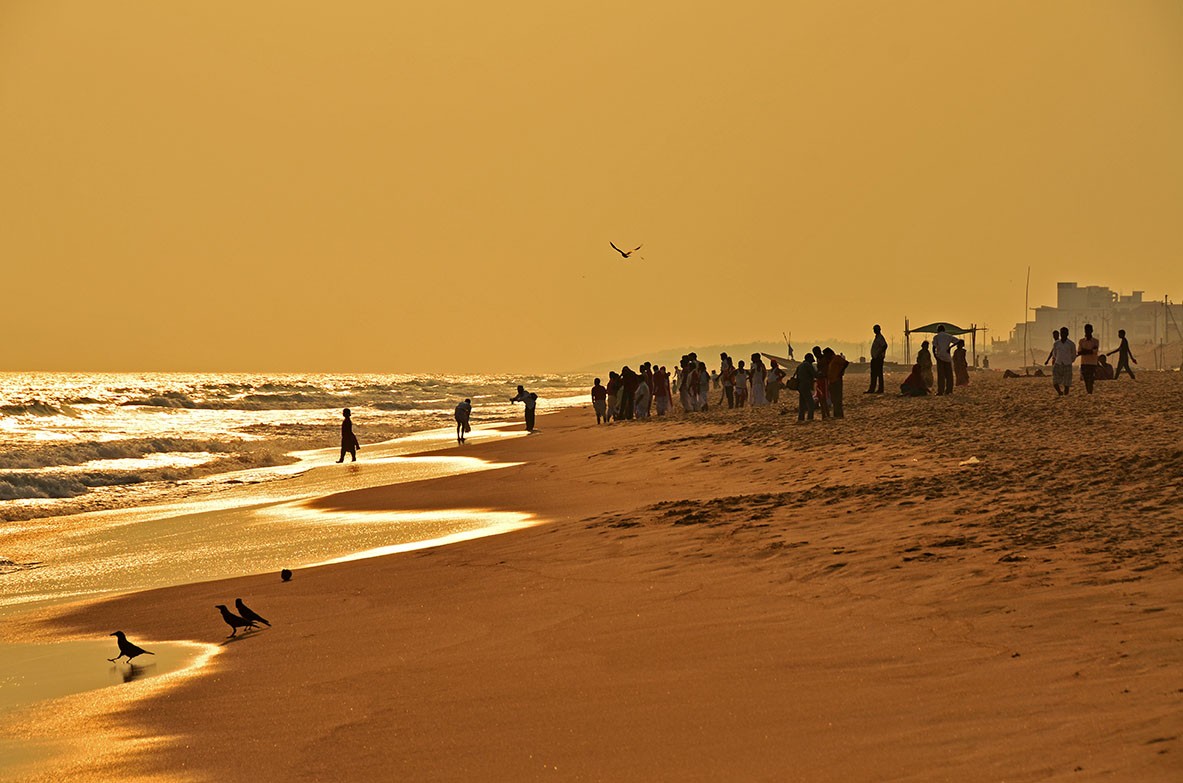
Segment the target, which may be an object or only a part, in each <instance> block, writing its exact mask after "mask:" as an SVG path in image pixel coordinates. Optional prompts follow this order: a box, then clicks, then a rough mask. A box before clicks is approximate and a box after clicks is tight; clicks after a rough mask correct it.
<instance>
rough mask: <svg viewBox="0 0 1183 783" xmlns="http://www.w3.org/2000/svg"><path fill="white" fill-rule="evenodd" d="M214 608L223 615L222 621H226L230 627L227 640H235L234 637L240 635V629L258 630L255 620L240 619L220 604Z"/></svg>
mask: <svg viewBox="0 0 1183 783" xmlns="http://www.w3.org/2000/svg"><path fill="white" fill-rule="evenodd" d="M214 608H215V609H217V610H218V611H219V612H221V613H222V619H223V620H225V621H226V625H228V626H230V628H231V631H230V635H229V636H228V637H226V638H227V639H233V638H234V635H235V634H236V633H238V629H239V628H258V626H257V625H255V621H254V620H246V619H244V618H242V617H239V616H238V615H236V614H235V613H234V612H232V611H230V610H229V609H227V608H226V607H225V606H224V605H222V604H218V605H217V606H215V607H214Z"/></svg>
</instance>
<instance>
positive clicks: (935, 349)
mask: <svg viewBox="0 0 1183 783" xmlns="http://www.w3.org/2000/svg"><path fill="white" fill-rule="evenodd" d="M956 343H957V338H956V337H954V336H953V335H951V334H949V333H948V332H946V331H945V325H944V324H940V325H939V326H937V333H936V335H934V336H933V338H932V356H933V358H934V359H936V360H937V394H952V393H953V352H952V348H953V346H954V345H955V344H956Z"/></svg>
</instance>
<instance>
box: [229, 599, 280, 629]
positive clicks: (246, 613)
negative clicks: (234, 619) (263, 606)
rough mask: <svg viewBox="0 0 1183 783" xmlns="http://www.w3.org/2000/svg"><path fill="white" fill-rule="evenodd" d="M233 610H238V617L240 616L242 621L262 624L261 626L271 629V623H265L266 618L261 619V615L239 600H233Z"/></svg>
mask: <svg viewBox="0 0 1183 783" xmlns="http://www.w3.org/2000/svg"><path fill="white" fill-rule="evenodd" d="M234 608H235V609H237V610H238V613H239V614H240V615H242V619H244V620H251V621H253V622H256V623H262V624H263V625H265V626H267V627H268V628H270V627H271V623H269V622H267V618H265V617H263V615H261V614H259V613H258V612H256V611H255V610H254V609H251V608H250V607H249V606H247V605H246V604H244V603H243V602H242V599H241V598H235V599H234Z"/></svg>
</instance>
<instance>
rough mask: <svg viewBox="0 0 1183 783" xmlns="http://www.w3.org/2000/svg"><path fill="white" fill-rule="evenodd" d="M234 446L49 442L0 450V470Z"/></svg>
mask: <svg viewBox="0 0 1183 783" xmlns="http://www.w3.org/2000/svg"><path fill="white" fill-rule="evenodd" d="M234 449H235V445H234V444H231V443H225V442H222V441H212V440H193V439H190V438H129V439H126V440H108V441H87V442H84V443H52V444H48V445H42V446H36V447H31V448H23V449H20V448H18V449H12V450H9V451H5V452H0V469H6V470H13V469H25V470H30V469H36V468H53V467H61V466H65V465H84V464H86V463H87V462H96V461H99V460H105V459H140V458H142V457H146V456H147V455H149V454H166V453H168V452H173V451H178V452H195V451H208V452H213V453H224V452H229V451H233V450H234Z"/></svg>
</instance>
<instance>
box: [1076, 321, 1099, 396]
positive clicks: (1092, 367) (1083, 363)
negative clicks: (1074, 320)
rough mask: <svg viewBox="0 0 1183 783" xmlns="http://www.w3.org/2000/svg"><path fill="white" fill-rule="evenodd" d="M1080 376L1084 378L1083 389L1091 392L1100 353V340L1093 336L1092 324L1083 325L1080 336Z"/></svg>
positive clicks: (1095, 378) (1078, 351)
mask: <svg viewBox="0 0 1183 783" xmlns="http://www.w3.org/2000/svg"><path fill="white" fill-rule="evenodd" d="M1079 346H1080V347H1079V349H1078V350H1077V353H1078V354H1079V355H1080V377H1081V378H1083V379H1084V390H1085V391H1086V392H1088V393H1089V394H1092V393H1093V381H1095V380H1097V357H1098V356H1100V354H1101V341H1100V340H1098V339H1097V338H1096V337H1093V325H1092V324H1085V325H1084V337H1081V338H1080V343H1079Z"/></svg>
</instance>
